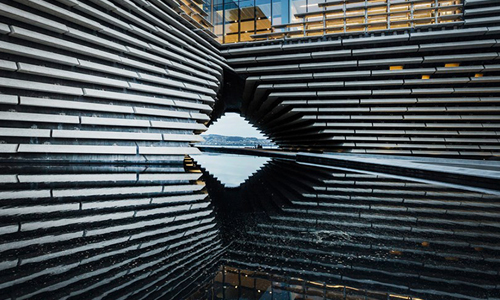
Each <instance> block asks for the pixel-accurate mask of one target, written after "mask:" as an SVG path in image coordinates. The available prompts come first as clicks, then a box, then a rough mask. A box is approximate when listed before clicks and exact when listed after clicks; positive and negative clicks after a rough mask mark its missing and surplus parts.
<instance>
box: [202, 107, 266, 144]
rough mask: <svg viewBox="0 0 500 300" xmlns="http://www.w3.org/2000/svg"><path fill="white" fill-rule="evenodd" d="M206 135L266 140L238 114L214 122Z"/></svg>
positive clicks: (224, 116)
mask: <svg viewBox="0 0 500 300" xmlns="http://www.w3.org/2000/svg"><path fill="white" fill-rule="evenodd" d="M206 134H219V135H225V136H242V137H256V138H259V139H265V138H266V137H265V136H264V135H263V134H261V133H259V131H257V129H255V128H253V127H252V126H251V125H250V124H249V123H248V122H247V121H246V120H245V119H243V118H242V117H241V116H240V115H239V114H236V113H226V114H225V115H223V116H222V117H220V118H219V119H218V120H217V121H216V122H214V123H213V124H212V125H210V127H209V128H208V130H207V131H206V132H205V133H204V135H206Z"/></svg>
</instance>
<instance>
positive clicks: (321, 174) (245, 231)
mask: <svg viewBox="0 0 500 300" xmlns="http://www.w3.org/2000/svg"><path fill="white" fill-rule="evenodd" d="M222 159H223V158H222ZM224 167H226V168H227V165H226V166H221V168H224ZM205 175H206V176H209V175H208V173H205ZM207 184H208V189H209V191H210V193H211V195H212V197H213V201H214V203H215V204H216V206H217V209H219V210H221V211H222V213H221V214H220V215H221V216H225V217H224V218H222V219H221V222H222V223H223V225H222V227H221V228H222V230H223V236H224V237H225V243H226V244H227V245H228V248H227V254H226V256H225V257H224V258H223V260H222V262H221V263H222V264H223V266H224V267H223V268H222V269H220V270H219V273H218V276H217V277H215V278H214V279H213V280H212V283H211V284H209V285H208V286H207V288H206V289H207V290H208V296H206V298H207V299H235V298H238V297H246V296H245V295H253V296H251V297H250V296H249V297H248V299H293V297H292V298H289V297H291V295H296V297H298V298H299V299H455V298H456V299H494V298H497V297H499V296H500V289H499V287H498V285H497V283H498V282H499V280H500V274H499V273H498V270H499V269H500V265H499V264H500V261H499V260H498V255H499V252H498V251H499V248H498V243H499V242H500V235H498V226H499V225H500V224H499V223H498V210H499V208H500V207H499V205H498V203H499V200H500V195H498V193H497V194H489V193H483V192H478V191H470V190H461V189H455V188H450V187H446V186H443V185H441V184H437V183H432V182H428V181H427V182H426V181H410V180H408V179H403V178H399V177H397V176H390V177H388V176H387V175H383V174H377V173H373V172H361V171H356V170H348V169H344V168H327V167H321V166H318V165H311V164H301V163H297V162H294V161H288V160H283V159H273V160H272V161H271V162H269V163H268V164H266V165H265V166H264V167H263V168H262V169H261V170H260V171H259V172H257V173H256V174H255V175H254V176H252V177H251V178H249V179H248V180H247V181H246V182H245V183H244V184H242V185H241V186H240V187H239V189H238V190H235V189H224V188H223V187H222V186H221V185H220V184H219V183H218V182H217V180H215V179H209V178H207ZM228 237H229V238H228ZM269 292H271V293H269ZM283 293H284V294H286V296H278V295H280V294H283ZM204 295H207V294H204ZM211 295H216V296H211ZM217 295H218V296H217ZM235 295H236V296H235ZM273 295H274V296H273ZM273 297H275V298H273ZM294 297H295V296H294ZM193 299H194V298H193Z"/></svg>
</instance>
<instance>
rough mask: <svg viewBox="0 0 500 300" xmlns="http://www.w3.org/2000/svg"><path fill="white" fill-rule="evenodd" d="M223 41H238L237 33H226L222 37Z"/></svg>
mask: <svg viewBox="0 0 500 300" xmlns="http://www.w3.org/2000/svg"><path fill="white" fill-rule="evenodd" d="M224 42H225V43H236V42H238V34H237V33H236V34H234V33H233V34H227V35H226V36H225V37H224Z"/></svg>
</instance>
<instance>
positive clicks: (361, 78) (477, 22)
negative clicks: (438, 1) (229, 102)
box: [222, 1, 500, 157]
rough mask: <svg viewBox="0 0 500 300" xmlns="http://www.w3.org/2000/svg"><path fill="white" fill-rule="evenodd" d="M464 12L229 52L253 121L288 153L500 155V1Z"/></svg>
mask: <svg viewBox="0 0 500 300" xmlns="http://www.w3.org/2000/svg"><path fill="white" fill-rule="evenodd" d="M340 2H344V1H340ZM345 2H346V3H347V2H348V1H345ZM457 2H458V1H457ZM463 5H464V16H463V22H460V23H458V24H446V25H444V24H434V25H433V26H428V27H418V28H417V27H415V28H402V29H398V28H393V29H391V30H386V31H381V32H367V33H366V34H361V35H360V34H359V33H351V34H343V35H336V36H331V35H330V36H327V35H324V36H321V37H316V38H315V37H307V38H305V37H300V38H287V39H279V40H268V41H261V42H247V43H239V44H232V45H223V50H222V53H223V55H224V56H225V57H226V58H227V59H228V62H229V63H230V65H232V66H233V67H234V68H235V70H236V72H237V73H238V74H240V75H241V76H243V77H244V78H245V86H244V91H243V101H242V106H241V110H242V112H243V114H244V116H245V118H246V119H247V120H249V121H250V122H251V123H253V124H254V125H255V126H256V127H258V128H259V129H261V130H263V131H264V132H265V133H266V134H267V135H268V136H269V137H271V139H273V140H274V141H275V142H276V143H277V144H279V145H280V146H282V147H284V148H288V149H301V150H311V149H314V150H323V151H340V152H353V153H373V154H376V153H384V154H407V155H439V156H455V157H457V156H460V157H489V156H498V155H500V114H499V110H500V97H499V96H500V81H499V73H498V70H499V69H498V64H499V62H500V59H499V55H500V50H499V49H500V47H499V46H500V34H499V33H500V31H499V30H498V28H499V26H500V22H499V20H498V18H496V17H495V14H496V11H497V10H498V8H499V7H500V3H499V2H498V1H465V3H463Z"/></svg>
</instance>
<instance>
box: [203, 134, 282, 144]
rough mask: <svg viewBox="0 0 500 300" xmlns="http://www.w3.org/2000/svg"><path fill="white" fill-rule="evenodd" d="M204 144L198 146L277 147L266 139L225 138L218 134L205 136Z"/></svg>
mask: <svg viewBox="0 0 500 300" xmlns="http://www.w3.org/2000/svg"><path fill="white" fill-rule="evenodd" d="M203 138H204V139H205V141H204V142H202V143H198V145H211V146H250V147H253V146H257V145H262V146H264V147H266V146H275V144H274V143H273V142H272V141H269V140H266V139H258V138H254V137H241V136H224V135H218V134H207V135H203Z"/></svg>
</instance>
